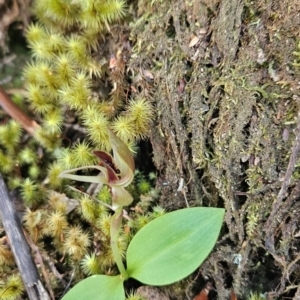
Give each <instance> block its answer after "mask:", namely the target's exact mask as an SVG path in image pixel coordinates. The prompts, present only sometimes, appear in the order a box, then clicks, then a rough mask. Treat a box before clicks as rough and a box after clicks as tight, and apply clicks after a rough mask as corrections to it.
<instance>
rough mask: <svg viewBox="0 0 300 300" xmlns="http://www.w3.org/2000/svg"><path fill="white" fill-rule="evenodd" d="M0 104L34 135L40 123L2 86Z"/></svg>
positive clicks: (0, 88)
mask: <svg viewBox="0 0 300 300" xmlns="http://www.w3.org/2000/svg"><path fill="white" fill-rule="evenodd" d="M0 105H1V106H2V108H3V109H4V110H5V112H6V113H7V114H8V115H9V116H10V117H12V118H13V119H14V120H15V121H16V122H17V123H19V124H20V125H21V126H22V127H23V128H24V129H25V130H26V131H27V132H28V133H29V134H30V135H32V136H34V134H35V131H36V130H37V129H38V128H39V127H40V125H39V124H38V123H37V122H36V121H34V120H32V119H30V118H29V117H28V116H27V115H26V114H25V113H24V112H23V111H22V110H21V109H20V108H19V107H18V106H17V105H16V104H15V103H14V102H13V101H12V100H11V99H10V97H9V96H8V94H7V93H6V92H5V90H4V89H3V88H2V87H1V86H0Z"/></svg>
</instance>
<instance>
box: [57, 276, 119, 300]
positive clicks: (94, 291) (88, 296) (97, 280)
mask: <svg viewBox="0 0 300 300" xmlns="http://www.w3.org/2000/svg"><path fill="white" fill-rule="evenodd" d="M77 299H84V300H124V299H125V292H124V287H123V280H122V278H121V276H120V275H118V276H106V275H94V276H91V277H88V278H86V279H84V280H82V281H80V282H79V283H78V284H76V285H75V286H74V287H73V288H72V289H71V290H70V291H69V292H68V293H67V294H66V295H65V296H64V297H63V298H62V300H77Z"/></svg>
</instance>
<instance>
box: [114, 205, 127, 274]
mask: <svg viewBox="0 0 300 300" xmlns="http://www.w3.org/2000/svg"><path fill="white" fill-rule="evenodd" d="M122 217H123V209H122V207H119V208H118V209H117V210H116V212H115V214H114V215H113V217H112V220H111V226H110V246H111V250H112V253H113V256H114V259H115V262H116V264H117V266H118V269H119V271H120V273H121V276H122V278H123V280H126V279H127V278H128V277H129V276H128V274H127V271H126V270H125V267H124V264H123V260H122V257H121V254H120V251H119V248H118V235H119V231H120V228H121V224H122Z"/></svg>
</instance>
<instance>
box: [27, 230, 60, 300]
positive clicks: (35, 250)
mask: <svg viewBox="0 0 300 300" xmlns="http://www.w3.org/2000/svg"><path fill="white" fill-rule="evenodd" d="M23 232H24V235H25V238H26V240H27V243H28V244H29V246H30V248H31V250H32V251H33V253H34V254H35V257H36V260H37V262H38V263H39V264H40V266H41V271H42V274H43V277H44V279H45V282H46V286H47V289H48V292H49V293H50V296H51V299H52V300H55V297H54V293H53V290H52V288H51V284H50V281H49V278H48V274H47V272H46V268H45V265H44V262H43V258H42V255H41V253H40V251H39V248H38V246H37V245H35V243H34V242H33V240H32V239H31V237H30V236H29V235H28V233H27V232H26V231H25V230H23Z"/></svg>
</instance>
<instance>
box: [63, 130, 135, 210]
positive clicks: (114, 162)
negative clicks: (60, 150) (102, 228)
mask: <svg viewBox="0 0 300 300" xmlns="http://www.w3.org/2000/svg"><path fill="white" fill-rule="evenodd" d="M108 134H109V139H110V143H111V147H112V150H113V156H111V155H110V154H109V153H107V152H105V151H94V154H95V155H96V156H97V157H99V158H100V162H99V165H98V166H85V167H80V168H75V169H71V170H67V171H64V172H62V173H60V174H59V177H61V178H68V179H72V180H76V181H82V182H90V183H100V184H107V185H108V186H109V187H110V188H111V193H112V209H113V210H116V209H117V208H118V207H121V206H126V205H129V204H130V203H131V202H132V200H133V198H132V196H131V195H130V194H129V193H128V192H127V191H126V189H125V187H126V186H128V185H129V184H130V183H131V182H132V180H133V177H134V160H133V157H132V154H131V153H130V150H129V149H128V147H127V146H126V145H125V144H124V143H123V142H122V141H121V140H120V139H119V138H118V137H117V136H116V135H115V133H113V132H112V131H111V130H110V129H108ZM85 169H96V170H99V171H100V172H101V173H100V174H99V175H97V176H84V175H74V174H71V173H73V172H76V171H79V170H85Z"/></svg>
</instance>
